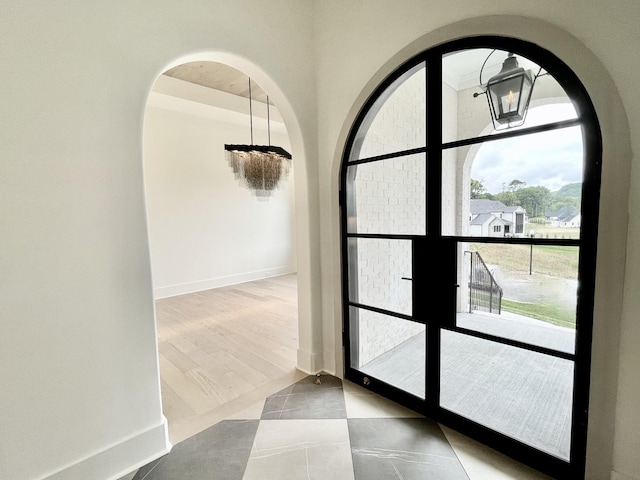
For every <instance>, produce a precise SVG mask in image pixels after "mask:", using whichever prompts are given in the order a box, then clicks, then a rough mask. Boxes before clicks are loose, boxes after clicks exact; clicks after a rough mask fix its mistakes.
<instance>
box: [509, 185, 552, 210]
mask: <svg viewBox="0 0 640 480" xmlns="http://www.w3.org/2000/svg"><path fill="white" fill-rule="evenodd" d="M515 195H516V197H517V198H518V203H519V204H520V205H521V206H522V208H524V209H525V210H526V211H527V214H528V215H529V217H539V216H542V215H544V212H545V211H546V210H547V209H548V208H549V206H550V205H551V192H550V191H549V189H548V188H547V187H542V186H538V187H527V188H520V189H518V190H517V191H516V192H515Z"/></svg>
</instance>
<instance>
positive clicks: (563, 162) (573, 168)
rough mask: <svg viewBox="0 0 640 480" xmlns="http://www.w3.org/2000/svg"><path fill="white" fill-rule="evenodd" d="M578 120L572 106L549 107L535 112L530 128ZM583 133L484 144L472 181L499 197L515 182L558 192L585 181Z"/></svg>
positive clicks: (566, 131) (566, 130)
mask: <svg viewBox="0 0 640 480" xmlns="http://www.w3.org/2000/svg"><path fill="white" fill-rule="evenodd" d="M572 117H575V111H574V110H573V107H572V106H571V105H567V104H564V105H547V106H544V107H538V108H535V109H532V110H531V111H530V112H529V113H528V116H527V124H526V126H532V125H537V124H541V123H549V122H550V121H556V120H558V119H565V118H572ZM582 146H583V145H582V133H581V129H580V127H577V126H576V127H570V128H564V129H561V130H553V131H550V132H544V133H538V134H534V135H526V136H523V137H519V138H511V139H505V140H497V141H493V142H487V143H485V144H483V145H482V146H481V147H480V149H479V150H478V153H477V155H476V157H475V159H474V162H473V166H472V168H471V178H473V179H474V180H479V181H481V182H482V184H483V185H484V186H485V189H486V191H487V192H489V193H493V194H497V193H500V192H501V191H502V190H503V185H508V184H509V183H510V182H511V181H512V180H520V181H522V182H525V183H526V186H527V187H535V186H544V187H547V188H548V189H549V190H550V191H556V190H558V189H559V188H560V187H562V186H563V185H567V184H569V183H577V182H581V181H582V163H583V148H582Z"/></svg>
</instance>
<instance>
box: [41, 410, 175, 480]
mask: <svg viewBox="0 0 640 480" xmlns="http://www.w3.org/2000/svg"><path fill="white" fill-rule="evenodd" d="M168 439H169V434H168V430H167V419H166V418H165V417H164V416H163V417H162V423H160V425H156V426H155V427H152V428H150V429H149V430H146V431H144V432H141V433H138V434H136V435H134V436H132V437H129V438H127V439H125V440H123V441H122V442H120V443H117V444H115V445H112V446H110V447H108V448H106V449H105V450H102V451H100V452H96V453H93V454H91V455H89V456H87V457H85V458H84V459H81V460H79V461H77V462H75V463H73V464H71V465H68V466H66V467H64V468H63V469H61V470H58V471H57V472H54V473H52V474H48V475H45V476H44V477H40V479H39V480H45V479H46V480H76V479H78V478H105V479H108V480H117V479H118V478H121V477H122V476H124V475H126V474H128V473H130V472H132V471H133V470H135V469H136V468H140V467H142V466H144V465H146V464H147V463H149V462H151V461H153V460H155V459H157V458H160V457H161V456H163V455H166V454H167V453H169V451H170V450H171V444H170V443H169V440H168ZM140 459H142V460H140Z"/></svg>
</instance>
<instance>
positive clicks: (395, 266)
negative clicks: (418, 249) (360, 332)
mask: <svg viewBox="0 0 640 480" xmlns="http://www.w3.org/2000/svg"><path fill="white" fill-rule="evenodd" d="M348 248H349V300H350V301H351V302H354V303H360V304H362V305H367V306H370V307H376V308H382V309H384V310H389V311H392V312H396V313H403V314H405V315H411V313H412V298H411V288H412V286H411V280H410V278H411V271H412V270H411V241H409V240H388V239H377V238H350V239H349V240H348Z"/></svg>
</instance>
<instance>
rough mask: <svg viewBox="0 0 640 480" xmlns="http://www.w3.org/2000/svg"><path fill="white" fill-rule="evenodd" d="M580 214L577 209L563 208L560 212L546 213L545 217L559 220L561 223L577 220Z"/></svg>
mask: <svg viewBox="0 0 640 480" xmlns="http://www.w3.org/2000/svg"><path fill="white" fill-rule="evenodd" d="M578 214H580V212H579V211H578V209H577V208H575V207H562V208H560V209H558V210H553V211H550V212H545V214H544V215H545V216H546V217H547V218H557V219H558V220H560V221H561V222H568V221H569V220H572V219H573V218H575V217H576V215H578Z"/></svg>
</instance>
